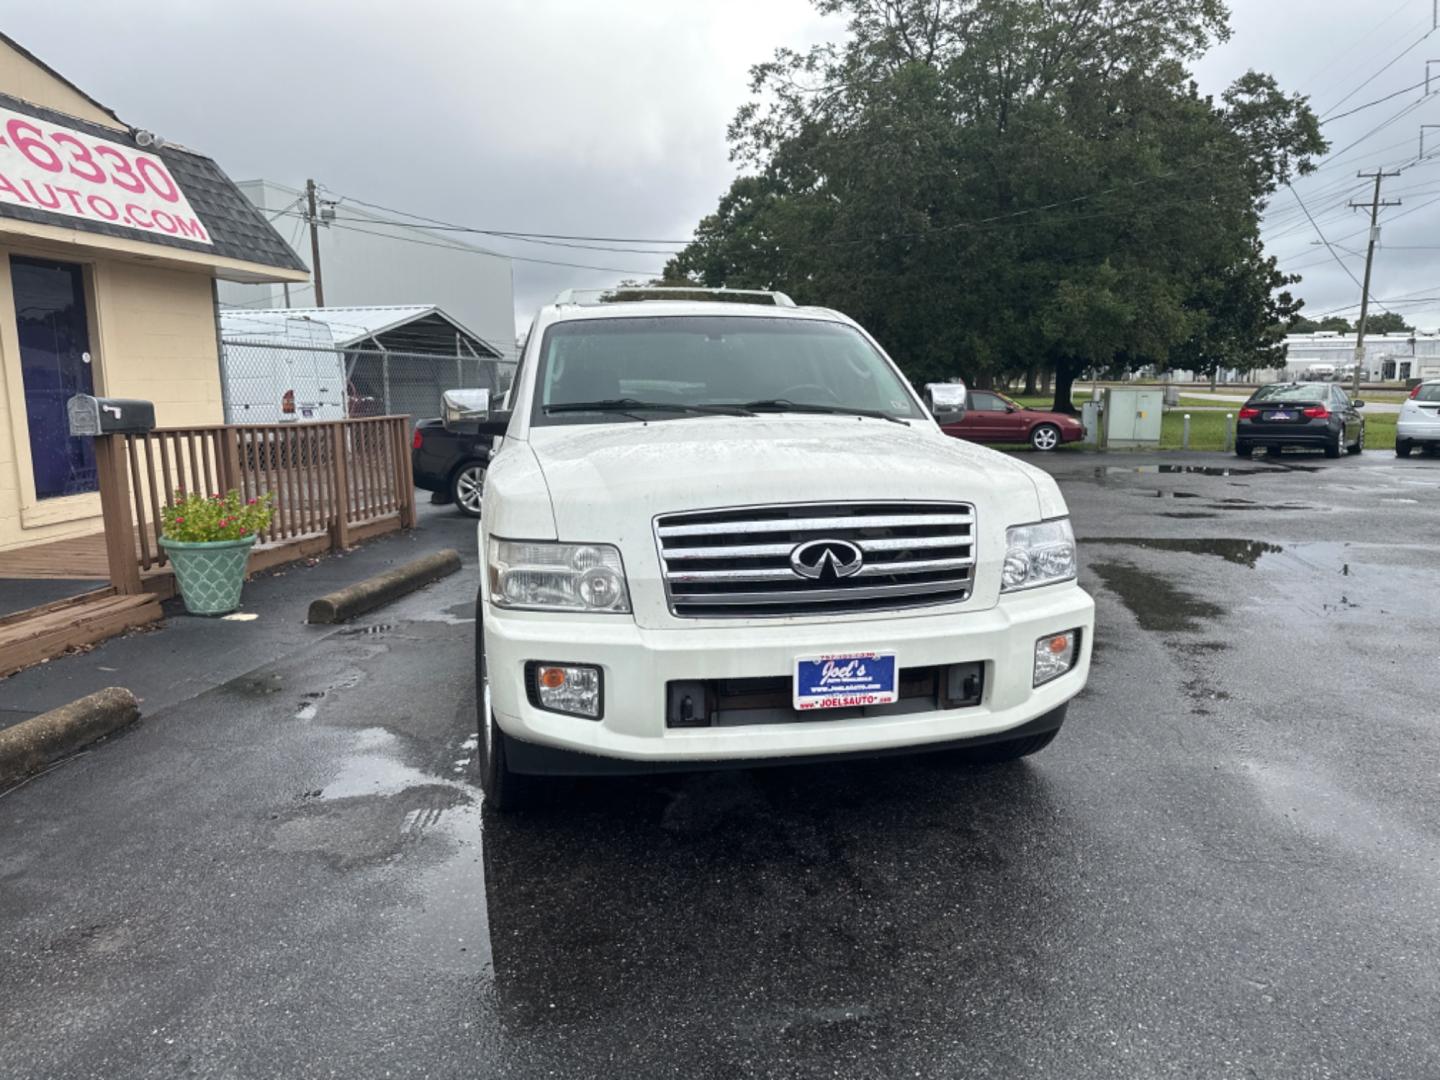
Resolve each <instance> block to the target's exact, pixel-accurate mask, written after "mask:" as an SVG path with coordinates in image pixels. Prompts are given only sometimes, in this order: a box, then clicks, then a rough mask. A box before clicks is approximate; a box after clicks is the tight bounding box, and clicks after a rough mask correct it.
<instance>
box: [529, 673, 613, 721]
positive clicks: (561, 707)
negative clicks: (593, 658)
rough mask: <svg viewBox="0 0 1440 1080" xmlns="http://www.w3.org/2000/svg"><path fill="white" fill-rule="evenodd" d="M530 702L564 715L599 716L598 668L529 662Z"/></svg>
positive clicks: (596, 718)
mask: <svg viewBox="0 0 1440 1080" xmlns="http://www.w3.org/2000/svg"><path fill="white" fill-rule="evenodd" d="M529 668H530V671H529V675H530V678H529V679H528V680H527V682H529V684H530V704H532V705H534V706H535V707H536V708H538V709H545V710H547V711H549V712H557V713H565V714H566V715H567V716H584V717H588V718H589V719H591V720H598V719H600V716H601V706H602V703H603V700H604V699H603V695H602V693H601V678H600V669H599V668H597V667H589V666H586V665H581V664H540V663H534V662H532V663H530V665H529Z"/></svg>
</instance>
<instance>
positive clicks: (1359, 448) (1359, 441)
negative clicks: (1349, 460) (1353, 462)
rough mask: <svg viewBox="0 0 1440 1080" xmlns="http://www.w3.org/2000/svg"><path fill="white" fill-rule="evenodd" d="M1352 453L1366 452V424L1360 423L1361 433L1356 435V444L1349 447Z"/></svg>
mask: <svg viewBox="0 0 1440 1080" xmlns="http://www.w3.org/2000/svg"><path fill="white" fill-rule="evenodd" d="M1348 452H1349V453H1351V454H1362V453H1364V452H1365V425H1363V424H1362V425H1360V434H1359V435H1357V436H1355V445H1354V446H1352V447H1350V448H1349V451H1348Z"/></svg>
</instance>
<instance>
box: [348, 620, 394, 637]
mask: <svg viewBox="0 0 1440 1080" xmlns="http://www.w3.org/2000/svg"><path fill="white" fill-rule="evenodd" d="M394 629H395V623H388V622H386V623H371V624H370V625H368V626H347V627H345V629H343V630H340V631H338V633H339V635H340V637H365V636H368V635H371V634H388V633H390V631H392V630H394Z"/></svg>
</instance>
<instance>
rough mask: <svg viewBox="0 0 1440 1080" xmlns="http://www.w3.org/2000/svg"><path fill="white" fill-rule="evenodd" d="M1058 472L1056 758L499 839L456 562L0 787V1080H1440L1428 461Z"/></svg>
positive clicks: (857, 775)
mask: <svg viewBox="0 0 1440 1080" xmlns="http://www.w3.org/2000/svg"><path fill="white" fill-rule="evenodd" d="M1031 460H1036V459H1034V458H1032V459H1031ZM1158 462H1163V465H1162V466H1160V467H1159V468H1157V463H1158ZM1041 464H1043V465H1044V467H1046V468H1048V469H1050V470H1051V471H1052V472H1054V473H1055V475H1056V476H1057V477H1058V478H1059V479H1060V481H1061V483H1062V485H1063V486H1064V489H1065V492H1066V496H1067V498H1068V499H1069V502H1070V506H1071V510H1072V513H1073V515H1074V520H1075V524H1076V528H1077V532H1078V533H1079V535H1080V537H1081V539H1082V540H1083V541H1084V548H1083V558H1084V573H1083V580H1084V584H1085V585H1086V586H1087V587H1088V588H1090V589H1091V590H1092V592H1093V593H1094V594H1095V596H1096V599H1097V602H1098V605H1099V611H1098V619H1097V623H1098V629H1097V642H1096V650H1095V668H1094V672H1093V676H1092V680H1091V684H1090V687H1089V688H1088V689H1087V691H1086V692H1085V693H1084V694H1083V695H1082V696H1081V697H1080V698H1079V699H1077V701H1076V702H1075V703H1074V704H1073V705H1072V706H1071V710H1070V715H1069V719H1068V722H1067V724H1066V727H1065V729H1064V731H1063V732H1062V734H1061V736H1060V738H1059V739H1057V740H1056V742H1055V743H1054V744H1053V745H1052V746H1051V747H1050V748H1049V749H1048V750H1047V751H1045V752H1044V753H1043V754H1042V755H1040V756H1038V757H1036V758H1033V759H1030V760H1029V761H1027V762H1024V763H1019V764H1015V765H1009V766H1001V767H988V768H982V767H977V766H973V765H970V764H967V763H966V762H965V761H964V760H963V759H961V758H957V757H954V756H937V755H929V756H919V757H914V758H905V759H886V760H882V761H877V762H871V763H854V764H842V765H825V766H812V767H786V768H778V769H768V770H757V771H749V772H726V773H718V774H708V775H707V774H695V775H690V776H676V777H667V778H651V779H646V780H634V781H630V780H620V781H604V782H599V781H595V782H584V783H576V784H571V785H568V786H567V787H565V788H564V789H563V791H561V792H560V794H559V796H558V797H557V798H556V800H555V801H554V803H553V804H552V805H550V806H548V807H546V808H544V809H543V810H540V811H537V812H533V813H530V814H527V815H525V816H520V817H505V818H502V817H497V816H494V815H492V814H490V813H488V812H487V811H484V810H483V809H482V808H481V806H480V804H479V797H478V790H477V788H476V787H475V783H474V781H475V774H474V761H473V758H474V750H475V740H474V687H473V677H472V667H471V656H470V649H471V634H472V632H473V623H472V622H471V621H470V618H471V615H472V610H471V609H472V602H473V594H474V588H475V584H474V573H475V564H474V558H473V551H472V550H471V548H470V547H467V548H464V549H463V550H465V552H466V556H467V569H466V572H465V573H464V574H463V575H461V576H457V577H454V578H451V579H449V580H447V581H445V582H443V583H440V584H439V585H436V586H433V587H432V588H430V589H428V590H426V591H424V592H422V593H418V594H416V595H414V596H412V597H409V598H407V599H405V600H403V601H401V602H399V603H398V604H396V605H394V606H392V607H391V608H389V609H387V610H385V611H382V612H378V613H376V614H375V615H373V616H371V617H369V619H368V620H367V622H366V623H364V624H363V625H360V626H355V627H350V628H345V629H342V630H339V631H335V630H323V631H322V630H318V629H316V630H314V631H313V632H309V636H305V635H297V637H296V644H295V645H294V647H293V649H292V650H291V651H290V653H289V655H287V656H286V657H285V658H284V659H283V660H281V661H279V662H275V663H267V664H264V665H262V666H260V667H258V668H256V669H254V670H250V671H247V672H246V673H245V674H243V675H240V676H239V677H235V678H230V679H228V681H226V682H224V683H223V685H220V686H217V687H215V688H213V689H209V690H207V691H205V692H203V693H200V694H199V695H198V696H191V697H188V698H186V699H185V700H183V701H178V702H175V703H173V704H170V705H167V706H165V707H163V708H161V709H159V710H158V711H155V712H153V713H151V714H149V715H147V716H146V717H145V719H144V720H143V721H142V722H141V723H140V724H139V725H138V726H137V727H136V728H134V729H133V730H131V731H130V732H128V733H127V734H125V735H123V736H120V737H118V738H115V739H112V740H110V741H108V742H106V743H103V744H100V745H99V746H97V747H96V748H95V749H93V750H92V751H90V752H88V753H86V754H83V755H81V756H79V757H77V758H75V759H73V760H71V761H69V762H67V763H66V764H65V765H63V766H61V767H60V768H57V769H55V770H54V771H52V772H50V773H47V774H45V775H43V776H41V777H39V778H37V779H35V780H33V781H31V782H30V783H28V784H26V785H25V786H23V787H20V788H18V789H14V790H12V791H10V792H9V793H7V794H5V795H4V796H0V1076H4V1077H7V1078H9V1077H25V1078H30V1077H36V1078H41V1077H45V1078H48V1077H104V1078H107V1080H108V1078H115V1077H132V1076H134V1077H189V1076H196V1077H199V1076H204V1077H266V1078H270V1077H329V1076H336V1077H347V1078H363V1077H570V1076H576V1077H580V1076H595V1075H616V1076H626V1077H684V1078H697V1077H736V1076H757V1077H771V1076H773V1077H822V1076H823V1077H832V1076H841V1077H902V1076H903V1077H957V1076H967V1077H969V1076H974V1077H1065V1078H1084V1077H1097V1078H1098V1077H1106V1078H1110V1077H1237V1078H1251V1077H1287V1078H1288V1077H1317V1078H1319V1077H1431V1076H1440V799H1437V798H1436V793H1437V779H1440V662H1437V661H1440V642H1437V635H1436V632H1435V631H1436V625H1437V617H1436V616H1437V604H1440V460H1435V459H1413V460H1410V461H1404V462H1400V461H1396V460H1395V459H1394V457H1393V456H1390V455H1388V454H1382V453H1378V452H1377V453H1370V454H1366V455H1364V457H1363V458H1361V459H1353V458H1352V459H1345V460H1341V461H1336V462H1328V461H1325V460H1324V459H1317V458H1291V457H1289V456H1287V457H1286V458H1284V459H1282V460H1281V461H1280V462H1278V463H1277V462H1272V461H1268V460H1266V459H1257V460H1256V461H1254V462H1253V463H1248V464H1247V463H1235V462H1234V459H1230V460H1228V461H1227V460H1226V459H1224V458H1220V457H1218V456H1214V455H1209V456H1202V455H1195V456H1190V457H1182V456H1175V455H1166V456H1164V457H1159V458H1157V457H1146V456H1142V455H1136V456H1125V455H1109V456H1097V455H1080V454H1063V455H1058V456H1056V457H1054V458H1053V459H1048V460H1044V461H1042V462H1041ZM1232 465H1234V466H1235V467H1233V468H1232ZM1206 468H1218V470H1219V472H1218V474H1214V475H1212V474H1209V473H1207V472H1205V471H1203V470H1204V469H1206ZM1162 469H1163V470H1165V471H1161V470H1162ZM1191 470H1194V471H1191ZM1227 470H1228V474H1227V473H1226V471H1227ZM431 527H433V528H437V529H450V530H453V531H454V533H455V535H456V537H457V539H458V538H461V537H464V536H465V535H467V534H468V531H469V530H468V527H466V526H463V525H462V524H461V523H460V522H458V520H448V519H437V520H435V521H433V522H432V526H431ZM472 547H473V545H472ZM69 662H71V661H70V660H67V661H62V663H69ZM75 662H77V663H79V662H82V661H81V660H80V658H75ZM0 693H3V690H0Z"/></svg>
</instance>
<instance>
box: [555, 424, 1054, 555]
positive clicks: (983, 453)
mask: <svg viewBox="0 0 1440 1080" xmlns="http://www.w3.org/2000/svg"><path fill="white" fill-rule="evenodd" d="M529 442H530V446H531V449H532V450H533V452H534V454H535V458H536V460H537V462H538V463H539V466H540V469H541V472H542V473H543V475H544V478H545V484H546V486H547V487H548V488H549V492H550V496H551V501H552V506H553V509H554V514H555V526H556V531H557V533H558V535H559V538H560V539H576V540H586V539H590V540H600V539H607V537H605V536H601V535H596V529H597V527H599V528H600V529H601V530H602V531H603V532H605V533H610V532H613V531H614V530H617V529H618V530H619V531H620V533H621V535H620V537H619V539H621V540H622V541H623V540H625V539H637V538H638V537H630V536H627V535H626V534H628V533H630V532H632V531H635V530H643V533H644V536H645V538H646V539H647V541H648V537H649V533H650V528H651V520H652V519H653V518H654V516H655V515H657V514H666V513H674V512H677V511H684V510H697V509H705V508H712V507H728V506H755V505H761V504H767V503H791V502H829V501H834V502H854V501H867V500H886V501H889V500H912V499H913V500H929V501H939V502H948V501H956V502H970V503H974V504H976V506H977V508H979V507H984V508H985V510H986V511H991V510H993V509H994V508H997V507H999V508H1001V509H1003V511H1004V513H1003V516H1004V517H1005V518H1007V519H1009V520H1011V521H1029V520H1034V519H1035V518H1037V517H1040V516H1043V514H1042V509H1044V508H1043V507H1042V501H1044V500H1042V498H1041V496H1040V494H1039V492H1038V491H1037V486H1038V485H1037V481H1036V478H1035V476H1034V475H1032V474H1034V473H1035V472H1036V470H1034V469H1033V467H1031V466H1028V465H1024V464H1022V463H1020V462H1017V461H1015V460H1014V459H1012V458H1010V457H1007V456H1005V455H1004V454H1000V453H997V452H996V451H993V450H988V449H986V448H984V447H980V446H975V445H974V444H971V443H966V442H961V441H957V440H955V439H952V438H948V437H947V436H945V435H944V434H943V433H941V432H940V431H938V430H936V429H935V428H934V427H932V426H930V425H929V424H925V423H913V424H909V425H905V424H896V423H890V422H889V421H886V420H876V419H867V418H855V417H837V416H797V415H790V414H786V415H783V416H758V417H719V416H717V417H698V418H693V419H683V420H669V421H660V422H651V423H624V424H593V425H591V424H587V425H583V426H572V425H563V426H562V425H557V426H554V427H540V428H532V429H531V430H530V432H529ZM1040 476H1041V477H1043V476H1044V474H1043V473H1042V474H1040ZM1044 482H1045V483H1047V484H1049V483H1051V482H1050V481H1049V479H1048V477H1045V478H1044ZM617 511H618V512H617Z"/></svg>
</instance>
